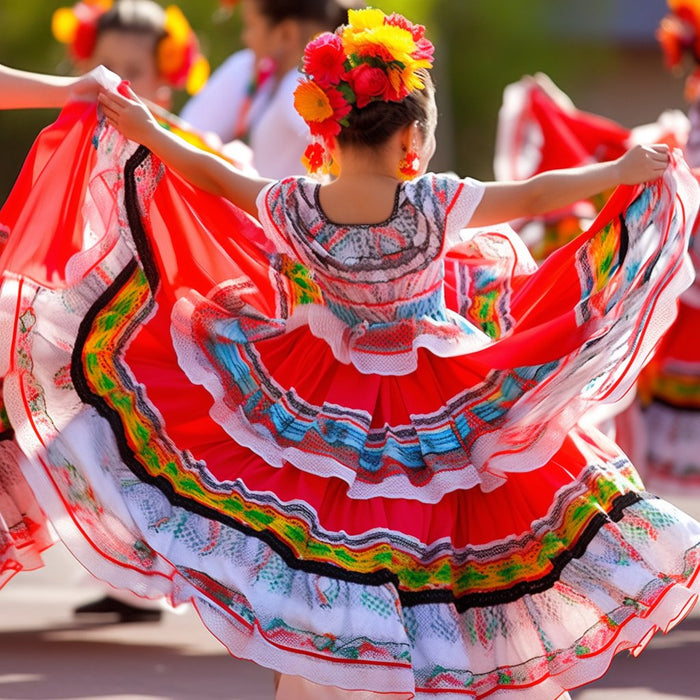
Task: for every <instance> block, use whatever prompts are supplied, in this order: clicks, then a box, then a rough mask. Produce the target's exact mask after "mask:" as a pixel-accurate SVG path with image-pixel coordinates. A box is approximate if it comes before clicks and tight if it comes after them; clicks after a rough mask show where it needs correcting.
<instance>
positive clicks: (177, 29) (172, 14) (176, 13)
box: [165, 5, 192, 46]
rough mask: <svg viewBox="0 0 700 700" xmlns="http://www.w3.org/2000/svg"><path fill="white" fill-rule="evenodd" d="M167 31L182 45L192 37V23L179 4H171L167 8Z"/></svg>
mask: <svg viewBox="0 0 700 700" xmlns="http://www.w3.org/2000/svg"><path fill="white" fill-rule="evenodd" d="M165 31H166V32H167V33H168V36H169V37H171V38H172V39H173V41H174V42H175V43H177V44H180V45H181V46H184V45H186V44H187V42H188V41H189V38H190V32H191V31H192V30H191V29H190V23H189V22H188V21H187V18H186V17H185V15H184V14H183V12H182V10H181V9H180V8H179V7H178V6H177V5H169V6H168V7H167V8H166V9H165Z"/></svg>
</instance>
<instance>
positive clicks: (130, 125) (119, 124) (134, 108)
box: [98, 83, 160, 144]
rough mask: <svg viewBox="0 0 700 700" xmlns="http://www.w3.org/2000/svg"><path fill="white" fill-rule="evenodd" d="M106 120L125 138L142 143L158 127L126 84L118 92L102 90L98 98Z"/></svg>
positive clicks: (144, 106)
mask: <svg viewBox="0 0 700 700" xmlns="http://www.w3.org/2000/svg"><path fill="white" fill-rule="evenodd" d="M98 101H99V103H100V106H101V107H102V112H103V113H104V115H105V118H106V119H107V121H108V122H109V123H110V124H111V125H112V126H113V127H114V128H115V129H118V130H119V131H120V132H121V133H122V134H123V135H124V136H126V138H128V139H130V140H131V141H136V142H137V143H140V144H144V143H145V142H146V141H148V138H149V136H151V135H152V134H153V133H154V131H157V130H158V129H159V128H160V127H159V126H158V123H157V122H156V120H155V119H154V118H153V115H152V114H151V113H150V111H149V110H148V108H147V107H146V105H145V104H144V103H143V102H142V101H141V100H140V99H139V98H138V97H137V96H136V94H135V93H134V91H133V90H132V89H131V88H130V87H129V86H128V85H127V84H126V83H122V84H121V85H120V86H119V93H116V92H111V91H107V90H103V91H101V92H100V96H99V98H98Z"/></svg>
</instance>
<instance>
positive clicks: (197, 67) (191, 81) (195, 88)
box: [185, 56, 210, 95]
mask: <svg viewBox="0 0 700 700" xmlns="http://www.w3.org/2000/svg"><path fill="white" fill-rule="evenodd" d="M209 72H210V68H209V61H207V59H206V58H204V56H199V57H198V58H197V60H196V61H195V62H194V64H193V66H192V69H191V70H190V74H189V75H188V76H187V85H186V86H185V87H186V89H187V92H188V93H189V94H190V95H194V94H196V93H197V92H199V91H200V90H201V89H202V88H203V87H204V84H205V83H206V82H207V80H209Z"/></svg>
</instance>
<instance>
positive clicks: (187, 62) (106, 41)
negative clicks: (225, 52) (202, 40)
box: [51, 0, 209, 109]
mask: <svg viewBox="0 0 700 700" xmlns="http://www.w3.org/2000/svg"><path fill="white" fill-rule="evenodd" d="M51 28H52V30H53V34H54V36H55V37H56V39H58V40H59V41H61V42H63V43H65V44H67V45H68V48H69V54H70V57H71V60H72V61H73V63H74V64H75V67H76V69H77V70H78V71H79V72H86V71H89V70H91V69H93V68H95V67H97V66H99V65H103V66H105V67H106V68H108V69H109V70H111V71H114V72H115V73H117V74H118V75H119V76H121V77H122V78H123V79H124V80H128V81H129V82H130V83H131V86H132V88H133V89H134V91H135V92H136V94H137V95H139V97H141V98H142V99H144V100H148V101H149V102H152V103H153V104H155V105H157V106H159V107H162V108H164V109H171V108H172V91H173V90H174V89H186V90H187V91H188V92H189V93H190V94H194V93H196V92H197V91H198V90H200V89H201V88H202V86H203V85H204V83H205V82H206V80H207V78H208V76H209V64H208V62H207V60H206V59H205V58H204V56H202V55H201V53H200V51H199V42H198V40H197V37H196V35H195V33H194V32H193V31H192V29H191V28H190V25H189V23H188V22H187V19H186V18H185V16H184V14H183V13H182V11H181V10H180V9H179V8H178V7H177V6H176V5H170V6H169V7H168V8H167V9H164V8H163V7H161V6H160V5H159V4H158V3H157V2H154V0H116V1H115V2H114V3H112V1H111V0H81V1H80V2H78V3H76V4H75V5H74V6H73V7H61V8H59V9H58V10H56V12H54V15H53V19H52V23H51Z"/></svg>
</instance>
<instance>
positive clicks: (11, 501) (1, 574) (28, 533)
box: [0, 227, 55, 588]
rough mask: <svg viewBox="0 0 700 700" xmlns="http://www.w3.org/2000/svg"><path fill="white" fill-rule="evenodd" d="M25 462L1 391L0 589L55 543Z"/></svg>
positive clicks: (2, 239) (2, 235)
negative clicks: (24, 473) (23, 469)
mask: <svg viewBox="0 0 700 700" xmlns="http://www.w3.org/2000/svg"><path fill="white" fill-rule="evenodd" d="M8 235H9V231H8V230H7V229H6V228H4V227H0V252H1V251H2V250H3V249H4V247H5V243H6V242H7V238H8ZM1 388H2V382H0V389H1ZM24 462H25V460H24V457H23V455H22V452H21V450H20V449H19V448H18V447H17V445H16V443H15V442H14V440H13V431H12V426H11V424H10V420H9V418H8V416H7V411H6V410H5V404H4V402H3V399H2V394H1V392H0V588H2V587H3V586H4V585H5V584H6V583H7V582H8V581H9V580H10V579H11V578H12V577H13V576H14V575H15V574H17V573H19V572H20V571H32V570H34V569H39V568H41V567H42V566H43V560H42V557H41V555H42V553H43V552H44V551H45V550H46V549H48V548H49V547H50V546H51V545H52V544H53V543H54V542H55V536H54V534H53V532H52V530H51V527H50V525H49V523H48V521H47V519H46V516H45V515H44V513H43V511H42V510H41V507H40V506H39V503H38V502H37V500H36V498H35V496H34V493H33V491H32V490H31V488H30V487H29V484H28V483H27V480H26V479H25V478H24V475H23V473H22V468H23V465H24Z"/></svg>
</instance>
